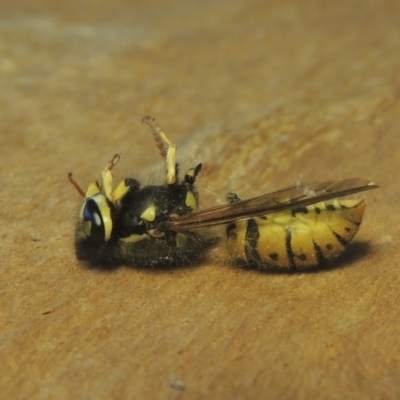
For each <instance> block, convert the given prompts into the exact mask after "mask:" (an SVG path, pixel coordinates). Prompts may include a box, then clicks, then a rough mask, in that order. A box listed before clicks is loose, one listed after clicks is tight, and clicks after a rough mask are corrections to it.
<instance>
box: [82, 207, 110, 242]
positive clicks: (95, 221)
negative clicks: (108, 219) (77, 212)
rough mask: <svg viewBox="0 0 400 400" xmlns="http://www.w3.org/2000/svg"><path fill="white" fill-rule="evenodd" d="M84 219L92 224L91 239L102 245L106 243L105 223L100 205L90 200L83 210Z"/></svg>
mask: <svg viewBox="0 0 400 400" xmlns="http://www.w3.org/2000/svg"><path fill="white" fill-rule="evenodd" d="M83 219H84V220H85V221H88V222H90V238H91V239H92V240H93V241H95V242H97V243H101V242H104V241H105V230H104V221H103V217H102V215H101V212H100V209H99V206H98V204H97V203H96V201H95V200H93V199H88V200H87V201H86V203H85V206H84V208H83Z"/></svg>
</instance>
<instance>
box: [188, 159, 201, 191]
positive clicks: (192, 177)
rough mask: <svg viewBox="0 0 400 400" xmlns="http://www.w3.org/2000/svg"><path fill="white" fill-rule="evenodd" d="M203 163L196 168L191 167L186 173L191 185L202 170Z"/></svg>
mask: <svg viewBox="0 0 400 400" xmlns="http://www.w3.org/2000/svg"><path fill="white" fill-rule="evenodd" d="M201 167H202V164H197V165H196V166H195V167H194V168H190V169H189V171H188V172H186V174H185V178H184V180H185V182H186V183H188V184H189V185H191V186H192V185H193V184H194V182H195V180H196V177H197V175H198V174H199V172H200V171H201Z"/></svg>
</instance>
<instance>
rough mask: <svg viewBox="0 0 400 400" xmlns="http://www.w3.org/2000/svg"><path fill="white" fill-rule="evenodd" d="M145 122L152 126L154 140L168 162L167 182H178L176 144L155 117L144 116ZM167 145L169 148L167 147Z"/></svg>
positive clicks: (169, 183)
mask: <svg viewBox="0 0 400 400" xmlns="http://www.w3.org/2000/svg"><path fill="white" fill-rule="evenodd" d="M142 122H144V123H146V124H147V125H149V126H150V128H151V131H152V133H153V138H154V141H155V142H156V145H157V147H158V150H159V152H160V154H161V157H163V158H165V161H166V163H167V176H166V179H165V181H166V183H167V184H168V185H173V184H174V183H175V182H176V144H174V143H172V142H171V141H170V140H169V139H168V137H167V135H166V134H165V133H164V131H163V130H162V129H161V128H160V127H159V126H158V125H157V123H156V121H155V119H154V118H152V117H150V116H147V117H144V118H143V121H142ZM165 145H167V148H165Z"/></svg>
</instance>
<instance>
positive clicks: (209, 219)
mask: <svg viewBox="0 0 400 400" xmlns="http://www.w3.org/2000/svg"><path fill="white" fill-rule="evenodd" d="M377 187H378V186H377V185H375V184H374V183H373V182H370V181H368V180H366V179H362V178H350V179H344V180H334V181H326V182H311V183H301V184H300V183H299V184H296V185H293V186H289V187H287V188H284V189H281V190H278V191H276V192H272V193H268V194H265V195H262V196H259V197H254V198H252V199H248V200H243V201H239V202H236V203H232V204H224V205H221V206H216V207H211V208H208V209H205V210H200V211H196V212H193V213H191V214H187V215H184V216H182V217H180V218H178V219H176V220H173V221H167V222H165V223H163V224H162V226H160V227H159V229H160V230H172V231H175V232H181V231H186V230H189V229H196V228H202V227H206V226H213V225H220V224H226V223H229V222H232V221H236V220H241V219H249V218H254V217H259V216H263V215H268V214H273V213H276V212H280V211H284V210H288V209H292V208H296V207H301V206H307V205H310V204H314V203H318V202H319V201H325V200H329V199H334V198H336V197H342V196H347V195H350V194H353V193H358V192H363V191H365V190H371V189H375V188H377Z"/></svg>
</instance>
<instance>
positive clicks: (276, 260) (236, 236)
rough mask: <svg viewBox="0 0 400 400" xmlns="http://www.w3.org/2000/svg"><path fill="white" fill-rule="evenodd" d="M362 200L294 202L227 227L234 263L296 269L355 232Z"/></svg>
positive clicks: (327, 255)
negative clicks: (281, 209)
mask: <svg viewBox="0 0 400 400" xmlns="http://www.w3.org/2000/svg"><path fill="white" fill-rule="evenodd" d="M365 204H366V203H365V201H364V200H360V199H357V200H337V199H336V200H332V201H325V202H319V203H316V204H312V205H309V206H304V207H298V208H293V209H290V210H288V211H285V212H280V213H276V214H271V215H268V216H265V217H258V218H253V219H249V220H243V221H236V222H234V223H231V224H230V225H228V227H227V247H228V251H229V253H230V254H231V256H232V258H233V260H234V262H235V263H236V264H239V265H240V264H244V265H249V266H256V267H258V268H261V269H285V270H301V269H307V268H312V267H316V266H319V265H321V264H323V263H324V262H326V261H327V260H329V259H331V258H333V257H336V256H338V255H339V254H340V253H342V252H343V250H344V248H345V246H346V244H347V243H348V242H349V241H350V240H351V239H352V238H353V236H354V235H355V234H356V233H357V231H358V229H359V226H360V223H361V220H362V216H363V213H364V208H365Z"/></svg>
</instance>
